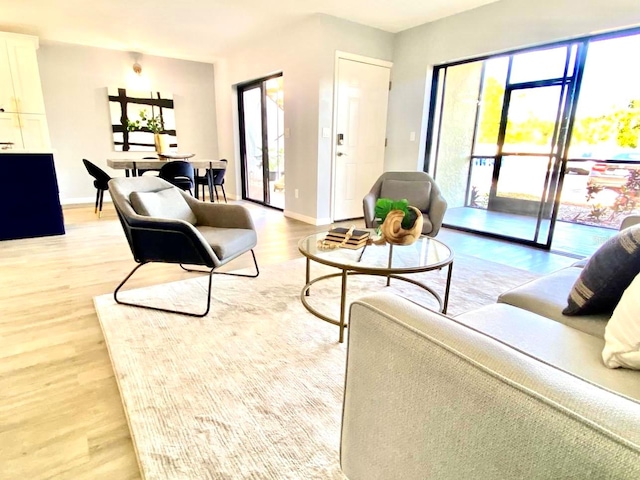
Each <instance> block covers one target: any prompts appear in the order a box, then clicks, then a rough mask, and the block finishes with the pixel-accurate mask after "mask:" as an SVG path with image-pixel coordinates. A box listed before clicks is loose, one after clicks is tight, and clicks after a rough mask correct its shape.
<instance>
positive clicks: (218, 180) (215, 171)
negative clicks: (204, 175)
mask: <svg viewBox="0 0 640 480" xmlns="http://www.w3.org/2000/svg"><path fill="white" fill-rule="evenodd" d="M220 161H221V162H223V163H224V165H225V166H224V168H212V169H211V174H212V175H213V189H214V191H215V194H216V200H217V201H218V202H219V201H220V196H219V195H218V187H220V188H222V195H223V197H224V203H228V202H227V193H226V192H225V191H224V175H225V173H227V163H228V162H227V160H226V159H224V158H223V159H222V160H220Z"/></svg>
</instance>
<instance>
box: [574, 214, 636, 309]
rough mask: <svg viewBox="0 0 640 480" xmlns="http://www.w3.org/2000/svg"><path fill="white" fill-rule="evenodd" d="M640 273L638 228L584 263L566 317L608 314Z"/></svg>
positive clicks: (614, 239) (609, 242) (627, 231)
mask: <svg viewBox="0 0 640 480" xmlns="http://www.w3.org/2000/svg"><path fill="white" fill-rule="evenodd" d="M638 273H640V225H636V226H634V227H630V228H627V229H625V230H622V231H621V232H619V233H618V234H617V235H616V236H614V237H612V238H610V239H609V240H607V241H606V242H605V243H604V244H603V245H602V246H601V247H600V248H599V249H598V250H597V251H596V252H595V253H594V254H593V255H592V256H591V258H589V261H588V262H587V263H586V265H585V266H584V268H583V269H582V272H581V273H580V276H579V277H578V279H577V280H576V282H575V284H574V285H573V287H572V288H571V292H570V293H569V297H568V299H567V303H568V305H567V306H566V308H565V309H564V310H563V311H562V313H564V314H565V315H587V314H594V313H609V314H610V313H611V312H612V311H613V309H614V308H615V306H616V304H617V303H618V301H619V300H620V297H621V296H622V293H623V292H624V290H625V289H626V288H627V287H628V286H629V284H630V283H631V281H632V280H633V279H634V278H635V276H636V275H637V274H638Z"/></svg>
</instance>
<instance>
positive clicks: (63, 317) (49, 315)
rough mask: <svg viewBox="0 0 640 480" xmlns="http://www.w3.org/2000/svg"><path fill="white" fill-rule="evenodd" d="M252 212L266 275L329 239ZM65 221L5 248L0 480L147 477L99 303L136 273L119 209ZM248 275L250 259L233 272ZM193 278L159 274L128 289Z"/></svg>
mask: <svg viewBox="0 0 640 480" xmlns="http://www.w3.org/2000/svg"><path fill="white" fill-rule="evenodd" d="M244 204H245V205H246V206H247V207H248V208H250V210H251V213H252V215H253V217H254V220H255V223H256V226H257V228H258V230H259V242H258V247H257V248H256V255H257V257H258V262H259V264H260V265H268V264H277V263H280V262H283V261H286V260H289V259H292V258H297V257H299V256H300V254H299V253H298V251H297V242H298V240H299V238H301V237H302V236H304V235H307V234H310V233H314V232H317V231H324V230H326V226H325V227H315V226H311V225H307V224H304V223H302V222H298V221H296V220H291V219H287V218H285V217H284V216H283V215H282V213H281V212H279V211H276V210H272V209H267V208H263V207H260V206H256V205H253V204H250V203H244ZM64 214H65V225H66V228H67V234H66V235H64V236H55V237H46V238H36V239H24V240H12V241H4V242H0V265H1V269H0V479H2V480H14V479H16V480H18V479H20V480H22V479H30V480H37V479H50V478H56V479H103V478H104V479H109V480H113V479H118V480H124V479H135V478H140V474H139V470H138V465H137V462H136V457H135V454H134V450H133V445H132V443H131V438H130V435H129V429H128V427H127V422H126V418H125V413H124V411H123V408H122V403H121V401H120V395H119V392H118V388H117V385H116V381H115V379H114V377H113V371H112V369H111V364H110V361H109V356H108V353H107V350H106V347H105V344H104V338H103V336H102V332H101V330H100V326H99V323H98V319H97V316H96V313H95V311H94V307H93V301H92V298H93V297H94V296H96V295H102V294H106V293H110V292H112V291H113V289H114V288H115V286H116V285H117V284H118V283H119V282H120V281H121V280H122V278H124V276H125V275H126V273H128V272H129V271H130V270H131V268H133V266H134V262H133V259H132V257H131V253H130V251H129V247H128V245H127V243H126V240H125V237H124V234H123V232H122V228H121V226H120V223H119V222H118V220H117V218H116V215H115V211H114V210H113V206H112V205H111V204H107V205H105V211H104V213H103V217H102V219H98V218H97V217H96V216H95V215H94V213H93V207H75V208H66V209H65V211H64ZM356 224H357V225H358V226H361V225H362V223H361V221H360V222H356ZM439 238H441V239H442V240H444V241H446V242H448V243H450V244H451V245H452V247H453V248H454V250H455V251H456V252H457V251H458V249H460V250H461V251H464V252H466V253H468V254H470V255H476V256H479V257H488V258H489V259H493V260H494V261H495V260H496V258H500V257H501V256H502V257H503V258H505V261H507V262H509V263H510V264H511V265H513V266H519V267H520V268H530V269H532V270H535V271H541V272H544V271H549V270H554V269H557V268H560V267H562V266H564V265H568V264H569V263H571V262H572V261H573V260H572V259H568V258H565V257H560V256H557V255H556V256H554V255H552V254H549V253H547V252H540V251H536V250H533V249H527V248H526V247H521V246H517V245H516V246H514V245H510V244H506V243H504V242H499V241H496V240H492V239H483V238H480V237H476V236H473V235H469V234H463V233H459V232H454V231H446V230H445V231H443V232H442V233H441V236H439ZM500 252H502V254H500ZM505 252H508V254H505ZM251 265H252V262H251V258H250V256H246V258H241V259H238V260H236V261H235V262H232V264H231V265H228V266H227V267H226V268H227V269H229V270H231V269H236V268H242V267H250V266H251ZM145 269H146V271H145ZM192 277H193V274H189V273H186V272H183V271H182V270H181V269H179V268H177V267H175V266H169V265H152V266H146V267H144V269H143V270H141V271H140V272H139V273H138V274H136V276H135V277H134V278H133V279H132V280H131V281H130V285H129V286H130V287H138V286H144V285H152V284H158V283H163V282H167V281H173V280H179V279H183V278H192Z"/></svg>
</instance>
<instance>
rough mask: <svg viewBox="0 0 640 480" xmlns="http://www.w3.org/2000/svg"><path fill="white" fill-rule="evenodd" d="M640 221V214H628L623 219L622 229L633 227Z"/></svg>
mask: <svg viewBox="0 0 640 480" xmlns="http://www.w3.org/2000/svg"><path fill="white" fill-rule="evenodd" d="M639 223H640V215H627V216H626V217H624V218H623V219H622V223H621V224H620V230H624V229H625V228H629V227H632V226H634V225H637V224H639Z"/></svg>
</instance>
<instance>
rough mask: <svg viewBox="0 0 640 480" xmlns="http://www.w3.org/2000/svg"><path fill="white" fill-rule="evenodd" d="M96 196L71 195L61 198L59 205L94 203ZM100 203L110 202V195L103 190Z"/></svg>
mask: <svg viewBox="0 0 640 480" xmlns="http://www.w3.org/2000/svg"><path fill="white" fill-rule="evenodd" d="M95 203H96V197H72V198H61V199H60V205H62V206H64V205H87V204H90V205H95ZM102 203H111V197H110V196H109V194H108V193H107V192H105V195H104V199H103V200H102Z"/></svg>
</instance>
